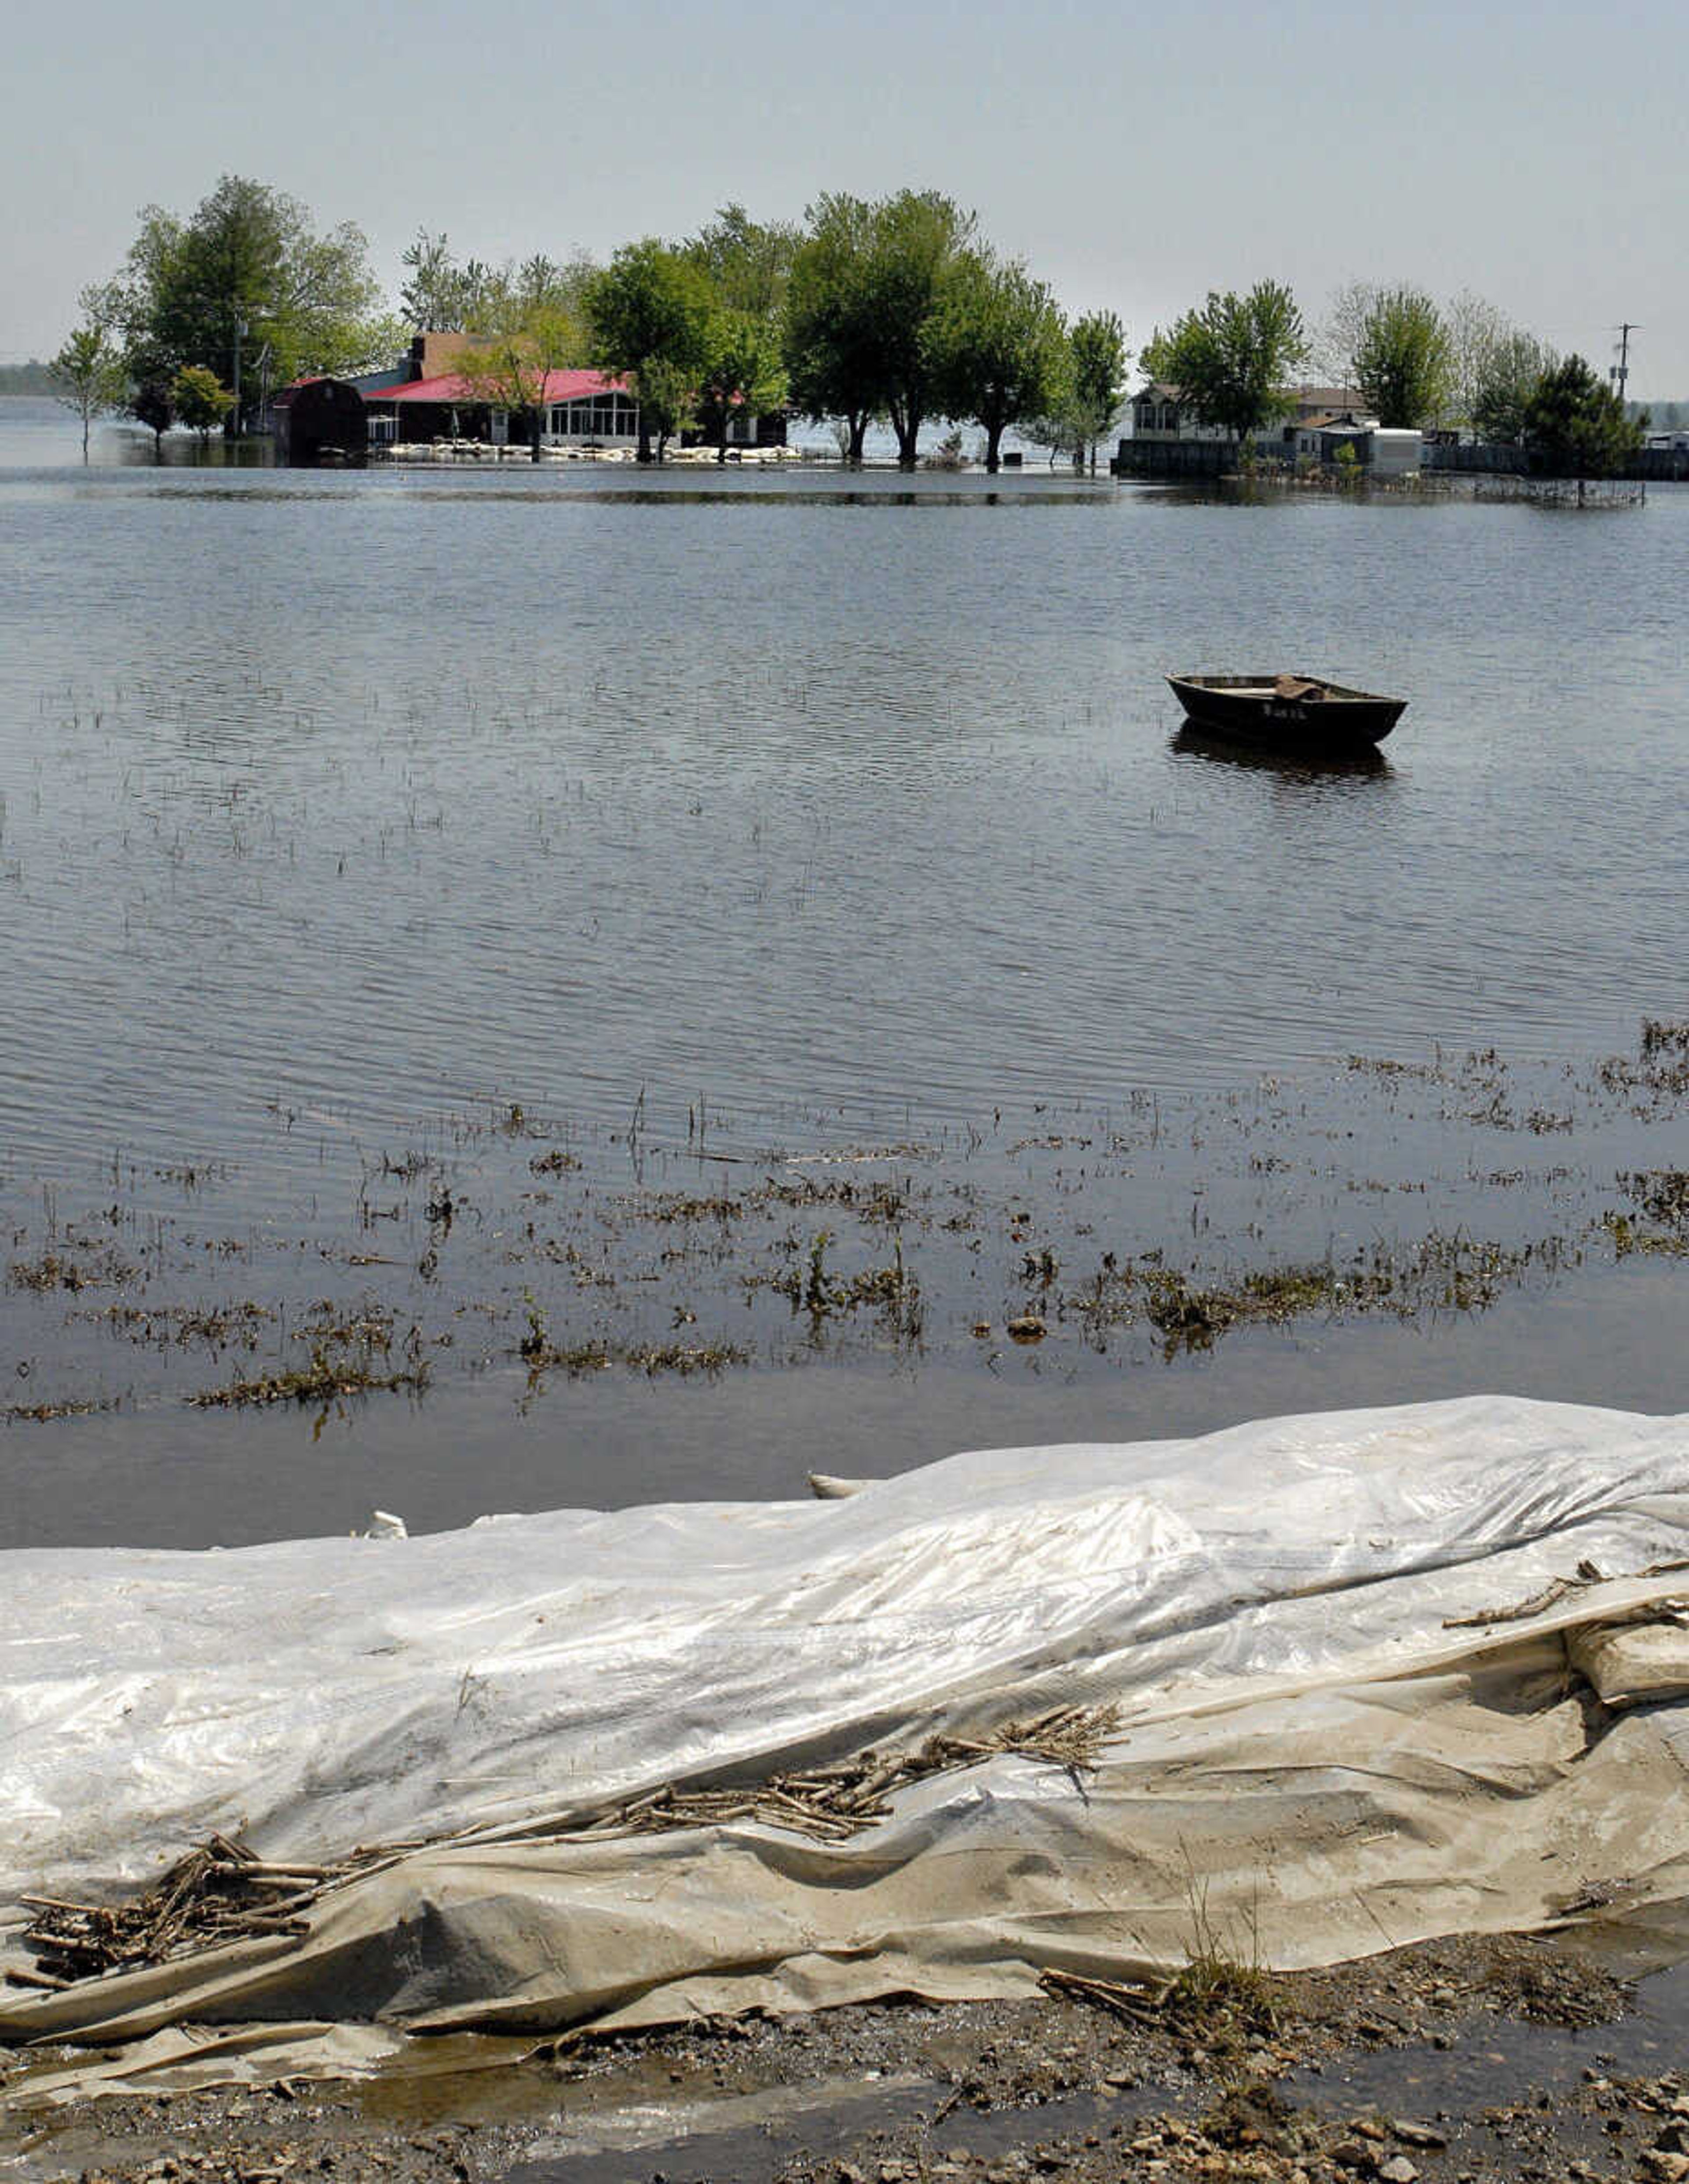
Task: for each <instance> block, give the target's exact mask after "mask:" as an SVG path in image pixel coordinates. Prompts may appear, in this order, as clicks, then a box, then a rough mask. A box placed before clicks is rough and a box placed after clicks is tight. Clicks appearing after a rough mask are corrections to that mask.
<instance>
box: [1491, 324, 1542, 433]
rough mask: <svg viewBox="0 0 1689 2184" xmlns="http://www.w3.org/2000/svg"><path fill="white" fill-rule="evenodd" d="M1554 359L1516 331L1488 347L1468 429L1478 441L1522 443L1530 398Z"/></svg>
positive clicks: (1535, 343)
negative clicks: (1470, 425)
mask: <svg viewBox="0 0 1689 2184" xmlns="http://www.w3.org/2000/svg"><path fill="white" fill-rule="evenodd" d="M1557 363H1558V358H1557V357H1556V356H1555V355H1554V354H1553V352H1552V350H1551V349H1548V348H1545V347H1544V346H1543V344H1542V343H1541V342H1540V341H1538V340H1537V339H1536V336H1535V335H1534V334H1526V333H1520V332H1518V331H1513V332H1511V333H1508V334H1506V335H1504V336H1503V337H1502V339H1501V340H1499V341H1497V343H1494V344H1493V346H1492V347H1491V349H1490V351H1489V353H1488V354H1487V355H1486V357H1485V359H1484V361H1483V363H1482V365H1481V366H1480V370H1479V373H1478V376H1477V379H1476V382H1475V383H1474V388H1473V396H1472V429H1473V431H1474V432H1476V433H1477V435H1478V437H1480V439H1482V440H1512V441H1518V440H1523V439H1524V437H1525V411H1526V409H1528V408H1529V406H1530V398H1531V396H1532V395H1533V394H1534V393H1536V388H1537V384H1538V382H1540V381H1541V378H1542V377H1543V376H1544V374H1545V373H1547V372H1549V371H1552V370H1553V368H1554V366H1555V365H1556V364H1557Z"/></svg>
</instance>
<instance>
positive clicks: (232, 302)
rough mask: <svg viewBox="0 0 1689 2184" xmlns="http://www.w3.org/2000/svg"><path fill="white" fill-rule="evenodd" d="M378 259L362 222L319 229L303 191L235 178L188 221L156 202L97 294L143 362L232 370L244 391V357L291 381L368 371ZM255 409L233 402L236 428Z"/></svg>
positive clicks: (223, 181) (226, 181)
mask: <svg viewBox="0 0 1689 2184" xmlns="http://www.w3.org/2000/svg"><path fill="white" fill-rule="evenodd" d="M366 259H367V246H366V244H365V240H364V237H363V234H362V231H360V229H359V228H357V227H355V226H353V225H352V224H351V223H350V222H346V223H343V225H342V226H339V227H337V228H334V229H332V230H331V231H329V232H328V233H326V234H323V235H319V234H318V233H316V232H315V230H314V228H313V227H312V225H311V220H310V215H309V213H308V212H307V211H306V209H305V208H304V206H303V205H302V204H300V203H298V201H297V199H295V198H290V197H287V196H286V195H284V194H283V193H282V192H281V191H279V190H275V189H271V188H270V187H269V186H268V185H267V184H265V183H263V182H256V181H250V180H248V179H247V178H246V177H244V176H242V175H224V176H223V178H222V179H221V181H220V182H219V183H218V185H217V187H216V188H215V190H214V191H213V192H211V194H210V196H209V197H208V198H205V199H204V201H203V203H201V204H200V205H199V207H198V209H197V210H196V211H195V212H194V214H192V218H190V219H188V220H179V219H177V218H176V215H175V214H171V213H168V212H165V211H164V210H163V209H162V208H160V207H159V206H157V205H149V206H148V207H147V208H146V209H145V210H144V211H143V212H142V215H141V232H140V234H139V236H138V237H137V239H136V241H135V242H134V244H133V245H132V246H131V249H130V253H129V256H128V258H127V259H126V260H125V265H124V267H123V270H122V271H121V272H120V274H119V275H118V276H117V277H116V279H115V280H114V281H110V282H108V283H107V284H106V285H105V287H103V288H102V289H100V290H98V291H95V292H94V293H95V294H96V295H97V296H98V298H99V299H100V303H101V307H102V309H103V311H104V312H106V313H107V314H109V318H110V320H111V322H113V323H114V324H117V325H120V326H121V327H122V330H123V332H124V337H125V343H126V344H127V346H128V348H129V349H130V351H131V364H133V362H134V361H136V360H137V359H140V358H142V357H143V356H144V358H145V359H146V360H147V363H148V367H149V373H150V369H153V368H156V367H157V366H159V365H168V367H169V369H170V370H171V371H173V372H174V371H176V370H181V368H182V367H183V366H184V365H196V366H198V367H199V368H200V369H201V370H206V371H209V372H210V373H212V374H213V375H214V376H217V377H219V378H220V376H221V375H222V373H223V372H224V371H225V370H227V371H228V373H229V376H230V379H231V382H232V383H234V384H235V385H236V386H237V388H238V386H239V382H241V378H242V361H243V359H254V358H258V357H260V356H263V357H265V359H266V362H267V369H268V370H269V372H270V374H271V375H272V376H274V378H276V380H278V381H281V382H285V381H287V380H291V379H293V378H296V377H298V376H299V375H300V374H301V373H303V372H306V371H321V372H335V371H343V370H351V369H355V368H356V365H357V364H358V363H359V362H360V361H362V360H363V359H364V358H365V356H366V355H367V354H368V352H369V348H370V345H371V344H370V338H369V326H368V322H369V320H370V318H371V314H372V313H373V311H374V309H375V305H376V300H377V293H378V292H377V290H376V284H375V281H373V279H372V278H371V275H370V271H369V268H368V265H367V262H366ZM137 376H140V375H139V374H137ZM246 406H247V405H246V404H244V402H242V404H238V405H234V404H231V409H230V414H229V429H230V430H231V431H235V430H238V428H239V423H240V416H241V414H242V411H243V410H244V408H245V407H246Z"/></svg>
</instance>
